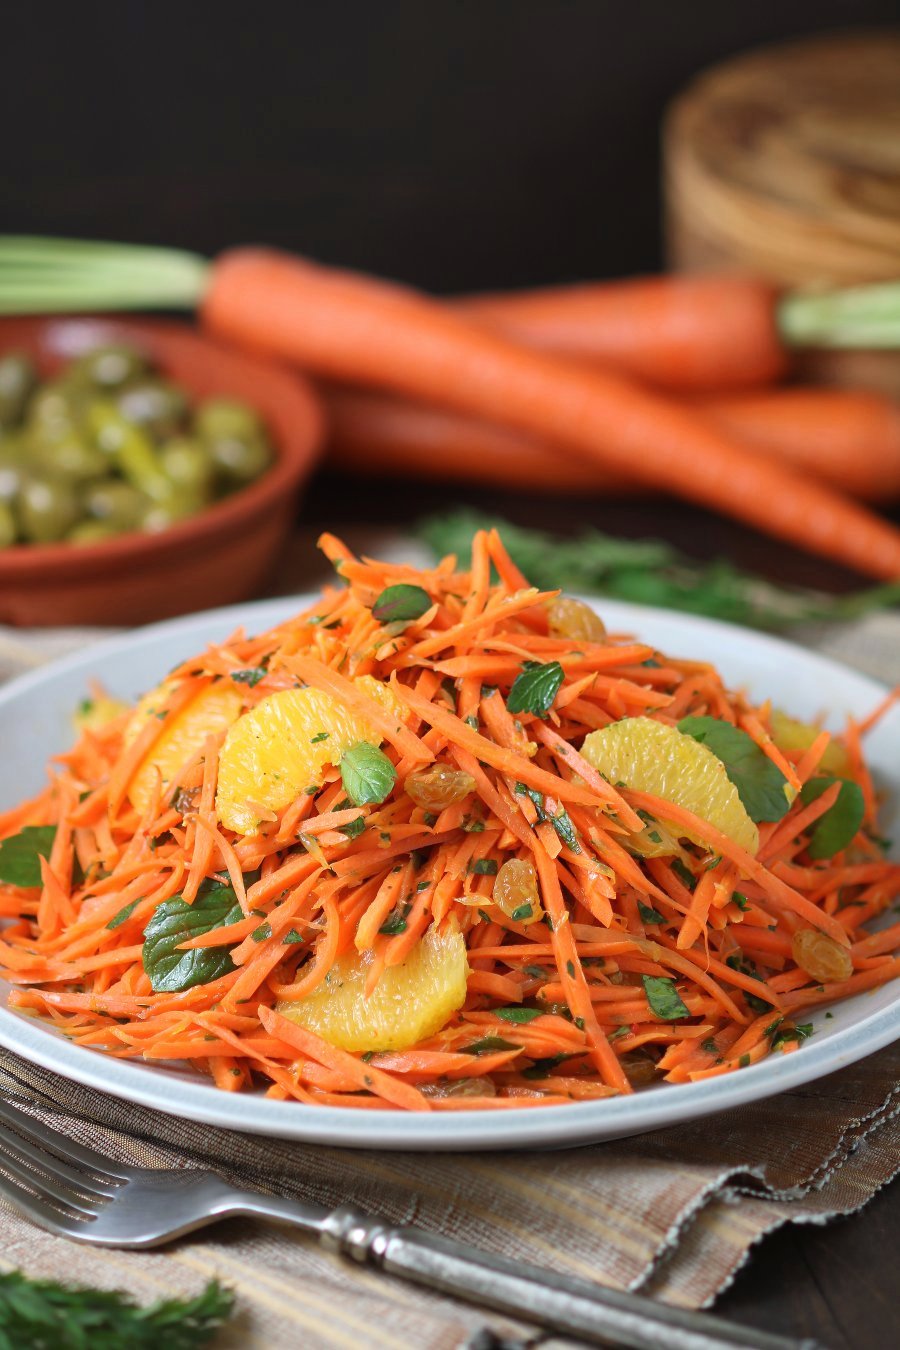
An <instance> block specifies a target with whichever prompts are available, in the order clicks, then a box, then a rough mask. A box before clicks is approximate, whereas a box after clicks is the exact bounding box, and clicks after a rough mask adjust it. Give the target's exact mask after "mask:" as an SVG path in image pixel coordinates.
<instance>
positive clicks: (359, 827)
mask: <svg viewBox="0 0 900 1350" xmlns="http://www.w3.org/2000/svg"><path fill="white" fill-rule="evenodd" d="M365 828H366V818H365V816H357V817H356V819H355V820H348V821H347V824H346V825H339V826H338V832H339V833H340V834H342V835H343V836H344V838H345V839H356V838H357V837H358V836H359V835H361V834H362V832H363V830H364V829H365Z"/></svg>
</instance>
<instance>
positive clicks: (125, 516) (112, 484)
mask: <svg viewBox="0 0 900 1350" xmlns="http://www.w3.org/2000/svg"><path fill="white" fill-rule="evenodd" d="M82 503H83V506H84V510H85V513H86V514H87V515H88V516H89V517H90V518H91V519H92V520H95V521H99V522H101V523H102V524H103V525H106V526H108V527H109V528H111V529H112V530H115V531H123V530H136V529H137V528H138V526H139V524H140V522H141V519H142V517H143V514H144V511H145V510H146V508H147V498H146V497H145V496H144V494H143V493H142V492H138V490H137V489H136V488H133V487H132V486H131V484H130V483H122V482H119V481H118V480H117V479H115V478H108V479H106V480H105V481H104V482H102V483H93V484H91V486H90V487H88V488H86V489H85V491H84V493H83V496H82Z"/></svg>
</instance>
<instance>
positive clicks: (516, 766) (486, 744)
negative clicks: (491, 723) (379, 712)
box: [396, 684, 602, 806]
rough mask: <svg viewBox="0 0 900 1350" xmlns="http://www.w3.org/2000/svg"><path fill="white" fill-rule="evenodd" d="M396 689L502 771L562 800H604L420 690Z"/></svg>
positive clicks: (595, 802)
mask: <svg viewBox="0 0 900 1350" xmlns="http://www.w3.org/2000/svg"><path fill="white" fill-rule="evenodd" d="M396 691H397V693H398V695H399V696H400V698H401V699H402V700H403V702H404V703H406V704H407V705H408V706H409V707H410V708H412V710H413V712H416V713H418V714H419V716H420V717H421V718H422V719H423V721H425V722H428V723H429V725H430V726H433V727H436V728H437V729H438V730H439V731H442V732H443V733H444V734H445V735H446V736H447V738H448V740H450V741H452V742H453V744H454V745H458V746H459V747H460V748H461V749H463V750H468V752H469V753H470V754H472V755H475V756H476V758H478V759H481V760H484V761H485V763H487V764H490V765H491V766H492V767H493V768H495V769H500V770H501V772H503V773H505V774H508V775H510V776H511V777H513V778H515V779H516V780H517V781H518V782H521V783H526V784H528V786H529V787H533V788H536V789H537V790H538V791H539V792H545V793H546V792H549V793H550V794H551V795H552V796H555V797H558V798H559V799H560V800H561V801H565V802H580V803H581V804H582V805H585V806H597V805H601V804H602V799H600V801H598V796H599V794H598V793H597V792H594V791H587V790H586V789H585V788H580V787H578V786H577V785H576V784H575V783H567V782H565V780H564V779H562V778H557V777H556V776H555V775H554V774H550V773H547V772H545V771H544V770H543V769H538V768H536V767H535V766H534V765H533V764H532V763H531V761H530V760H528V759H524V758H523V757H522V756H521V755H516V754H513V752H512V751H509V750H504V749H503V748H502V747H501V746H497V745H495V744H494V742H493V741H489V740H488V739H487V738H486V737H485V736H482V735H480V733H479V732H477V731H474V730H473V729H472V728H471V727H470V726H467V725H466V723H465V722H463V721H461V720H460V718H458V717H456V716H454V714H453V713H450V712H447V711H445V710H444V709H443V708H440V707H438V705H437V704H436V703H428V702H427V701H426V700H425V699H423V698H420V697H419V696H418V694H415V693H413V691H412V690H411V689H408V688H406V686H405V685H401V684H398V685H396Z"/></svg>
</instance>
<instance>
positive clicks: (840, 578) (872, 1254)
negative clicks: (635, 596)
mask: <svg viewBox="0 0 900 1350" xmlns="http://www.w3.org/2000/svg"><path fill="white" fill-rule="evenodd" d="M458 505H466V506H471V507H475V508H477V509H479V510H484V511H490V512H492V513H494V514H496V515H497V516H498V517H500V518H501V519H506V520H510V521H513V522H514V523H516V524H518V525H526V526H532V527H538V528H545V529H552V530H555V531H558V532H559V533H562V534H570V533H576V532H577V531H579V530H581V529H585V528H587V527H588V526H593V527H595V528H598V529H602V530H609V531H611V532H615V533H620V534H623V535H628V536H629V537H633V538H640V537H648V538H663V539H666V540H668V541H669V542H670V543H672V544H675V545H677V546H679V547H680V548H682V549H684V550H685V552H688V553H690V554H692V555H694V556H695V557H702V558H713V557H725V558H728V559H730V560H731V561H732V562H734V563H736V564H738V565H739V566H742V567H746V568H748V569H751V570H753V571H755V572H758V573H759V574H761V575H763V576H767V577H770V578H771V579H773V580H776V581H777V580H781V581H790V582H792V583H795V584H798V585H808V586H816V587H820V588H822V589H825V590H833V591H845V590H847V589H849V588H851V587H855V586H859V585H860V584H862V583H861V580H860V578H859V577H856V576H854V575H852V574H851V573H848V572H846V571H845V570H844V569H842V568H839V567H833V566H830V565H829V564H826V563H823V562H820V561H819V560H817V559H814V558H810V557H809V556H808V555H804V554H801V553H798V552H797V551H796V550H795V549H792V548H788V547H787V546H786V545H782V544H779V543H777V542H775V541H773V540H770V539H767V538H765V537H763V536H761V535H759V534H756V533H755V532H754V531H752V530H749V529H744V528H743V527H741V526H738V525H735V524H733V523H731V522H729V521H725V520H723V519H721V518H719V517H713V516H711V515H709V514H708V513H707V512H705V511H701V510H696V509H693V508H690V507H687V506H683V505H678V506H677V507H674V506H673V504H672V503H671V502H668V501H662V500H655V501H643V502H627V503H626V502H621V503H620V502H603V501H599V500H595V499H589V498H586V497H581V498H578V497H574V498H573V497H553V496H541V497H535V496H530V495H523V494H521V493H506V492H501V491H498V490H496V489H492V490H488V491H483V490H480V489H475V488H469V487H467V486H461V485H459V484H450V485H444V484H421V483H410V482H406V481H399V482H389V481H385V480H380V479H376V478H362V477H359V476H354V477H353V478H346V477H339V476H337V475H336V474H331V473H320V474H319V475H317V477H316V478H315V479H314V480H313V482H312V484H311V485H310V487H309V490H308V492H307V495H306V498H305V501H304V503H303V505H302V508H301V512H300V517H299V525H300V526H301V527H302V531H301V533H300V534H299V535H298V536H297V537H296V539H295V541H294V542H293V544H292V547H291V548H290V549H289V551H288V553H287V555H286V559H285V561H286V564H287V569H288V571H287V576H284V575H282V577H281V578H280V579H279V580H280V582H281V585H280V587H279V589H298V588H299V587H300V586H301V585H302V584H303V582H304V580H307V579H308V577H309V568H310V562H311V551H310V546H309V542H308V541H309V540H310V538H311V537H312V536H313V533H314V532H315V531H317V530H319V529H325V528H327V529H330V530H333V531H335V532H336V533H340V530H341V528H342V527H355V528H359V527H360V526H380V527H393V528H396V529H401V530H402V529H408V528H409V527H410V526H411V525H412V524H413V523H414V522H415V521H416V520H418V519H420V518H421V517H422V516H424V515H427V514H430V513H432V512H436V511H441V510H446V509H449V508H451V507H453V506H458ZM893 514H894V518H895V519H897V520H900V511H895V512H894V513H893ZM285 582H286V583H287V584H286V585H285V584H284V583H285ZM898 1251H900V1185H898V1184H897V1183H896V1182H895V1183H894V1184H893V1185H892V1186H887V1187H886V1188H885V1189H884V1190H883V1191H882V1192H881V1193H880V1194H879V1195H877V1196H876V1197H875V1198H874V1199H873V1200H872V1202H871V1203H870V1204H869V1205H867V1206H866V1208H865V1209H864V1210H862V1211H861V1212H860V1213H858V1214H855V1215H853V1216H851V1217H850V1218H847V1219H839V1220H836V1221H835V1222H833V1223H831V1224H829V1225H827V1226H826V1227H824V1228H822V1227H818V1226H816V1225H805V1226H801V1225H795V1224H789V1225H786V1226H785V1227H784V1228H783V1229H781V1230H780V1231H779V1232H776V1233H774V1234H772V1235H771V1236H770V1237H767V1238H766V1239H765V1240H764V1241H763V1242H762V1243H761V1245H760V1246H759V1247H758V1248H757V1249H756V1250H755V1251H754V1252H753V1254H752V1255H751V1258H750V1260H749V1262H748V1263H747V1265H746V1266H745V1267H744V1269H743V1270H742V1271H741V1272H740V1273H739V1274H738V1276H737V1279H736V1280H735V1282H734V1284H733V1285H732V1287H731V1288H730V1289H729V1290H727V1291H726V1292H725V1293H724V1294H723V1295H722V1297H721V1298H720V1299H719V1301H718V1302H717V1305H716V1309H717V1311H718V1312H721V1314H722V1315H723V1316H726V1317H731V1318H734V1319H735V1320H736V1321H739V1322H743V1323H746V1324H747V1325H748V1326H751V1327H757V1328H760V1329H764V1330H767V1331H777V1332H779V1333H781V1334H782V1335H789V1336H795V1337H798V1338H799V1337H813V1338H815V1339H816V1340H817V1341H819V1342H820V1343H821V1345H822V1346H825V1347H827V1350H882V1347H884V1348H885V1350H887V1348H888V1347H892V1346H896V1345H898V1344H900V1315H898V1295H897V1291H896V1289H895V1287H894V1280H895V1279H896V1259H897V1256H896V1254H897V1252H898Z"/></svg>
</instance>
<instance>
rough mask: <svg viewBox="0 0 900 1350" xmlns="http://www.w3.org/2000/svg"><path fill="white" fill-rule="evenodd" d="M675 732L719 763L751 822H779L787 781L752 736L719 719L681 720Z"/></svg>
mask: <svg viewBox="0 0 900 1350" xmlns="http://www.w3.org/2000/svg"><path fill="white" fill-rule="evenodd" d="M678 730H679V731H681V732H683V733H684V734H685V735H686V736H691V737H692V738H693V739H694V740H695V741H699V742H700V744H701V745H705V746H706V748H707V750H711V751H712V753H713V754H714V755H715V756H716V758H717V759H720V760H721V761H722V764H723V765H724V766H725V772H726V773H727V774H728V777H729V778H730V779H731V781H732V783H733V784H734V786H735V787H736V788H737V792H738V796H739V797H740V799H741V801H742V802H743V804H744V807H745V808H746V811H747V815H748V816H749V817H750V819H751V820H754V821H760V820H781V818H782V816H783V815H785V813H786V812H787V809H788V807H789V805H790V802H789V801H788V799H787V796H786V795H785V788H786V787H787V779H786V778H785V776H784V774H783V773H782V772H781V770H780V769H779V768H778V767H777V765H775V764H773V763H772V761H771V760H770V759H769V757H768V755H765V754H763V752H762V750H760V748H759V746H758V745H757V744H756V742H755V741H754V740H753V738H752V736H748V735H747V733H746V731H741V729H740V727H736V726H732V724H731V722H724V721H722V719H721V718H720V717H683V718H682V719H681V721H680V722H679V723H678Z"/></svg>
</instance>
